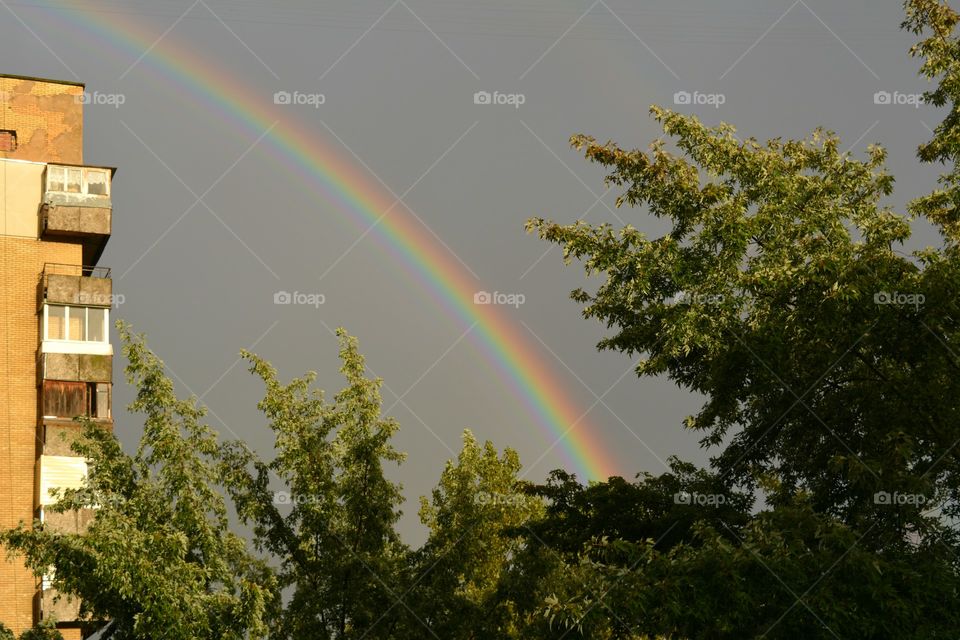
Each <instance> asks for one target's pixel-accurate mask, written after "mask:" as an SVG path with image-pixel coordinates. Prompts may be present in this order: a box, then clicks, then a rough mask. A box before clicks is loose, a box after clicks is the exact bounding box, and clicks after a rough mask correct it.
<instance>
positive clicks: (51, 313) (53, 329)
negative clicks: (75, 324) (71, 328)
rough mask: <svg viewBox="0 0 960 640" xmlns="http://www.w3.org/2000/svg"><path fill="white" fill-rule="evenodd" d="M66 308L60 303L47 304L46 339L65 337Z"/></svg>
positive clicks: (62, 338)
mask: <svg viewBox="0 0 960 640" xmlns="http://www.w3.org/2000/svg"><path fill="white" fill-rule="evenodd" d="M66 317H67V308H66V307H64V306H61V305H56V304H51V305H47V331H46V334H45V335H46V339H47V340H66V339H67V325H66Z"/></svg>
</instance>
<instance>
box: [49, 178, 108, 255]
mask: <svg viewBox="0 0 960 640" xmlns="http://www.w3.org/2000/svg"><path fill="white" fill-rule="evenodd" d="M114 171H115V170H114V169H112V168H110V167H87V166H77V165H58V164H48V165H47V167H46V170H45V171H44V174H43V202H42V204H41V205H40V234H41V236H42V237H56V236H69V237H74V238H79V239H81V241H82V242H83V261H84V262H85V263H87V264H96V262H97V260H98V259H99V258H100V254H101V253H102V252H103V248H104V246H106V244H107V240H108V239H109V238H110V229H111V216H112V212H113V203H112V201H111V199H110V182H111V178H112V177H113V173H114Z"/></svg>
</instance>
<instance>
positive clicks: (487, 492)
mask: <svg viewBox="0 0 960 640" xmlns="http://www.w3.org/2000/svg"><path fill="white" fill-rule="evenodd" d="M520 468H521V465H520V459H519V457H518V456H517V453H516V452H515V451H513V450H512V449H506V450H505V451H504V452H503V455H502V456H501V455H499V454H498V453H497V450H496V448H495V447H494V446H493V444H492V443H491V442H489V441H488V442H485V443H484V444H483V445H482V446H481V445H480V443H479V442H477V440H476V438H474V436H473V434H472V433H471V432H470V431H469V430H467V431H464V433H463V448H462V449H461V451H460V454H459V455H458V457H457V460H456V462H454V461H449V462H448V463H447V466H446V468H445V469H444V471H443V474H442V475H441V477H440V482H439V484H438V485H437V487H436V488H435V489H434V490H433V494H432V496H431V499H430V500H428V499H427V498H426V497H424V498H421V501H420V520H421V521H422V522H423V523H424V524H425V525H426V526H427V527H428V528H429V530H430V536H429V538H428V540H427V543H426V545H425V546H424V548H423V549H422V550H421V551H420V553H419V554H418V555H417V557H416V560H417V561H416V569H415V573H416V575H417V577H418V582H417V585H416V586H417V589H416V591H415V597H416V600H415V601H416V603H417V605H416V606H415V607H414V608H415V610H416V611H417V612H418V615H420V616H421V618H422V621H423V623H424V624H426V625H428V626H429V627H430V628H431V629H433V630H434V632H435V633H437V634H438V635H439V636H440V637H443V638H451V639H453V638H476V637H497V636H501V637H503V636H504V635H506V633H507V631H508V629H509V628H510V626H511V618H512V611H511V607H510V603H507V602H504V601H502V599H501V598H499V593H498V586H499V582H500V577H501V573H502V572H503V571H504V569H505V568H506V567H508V566H509V563H510V561H511V558H512V557H513V556H514V555H515V554H517V553H518V552H519V551H520V550H521V544H520V541H519V540H517V539H515V538H514V537H512V536H510V535H509V534H510V532H511V531H514V530H517V529H522V528H523V527H525V526H526V523H527V522H528V521H529V520H530V519H531V518H538V517H539V516H541V515H542V513H543V502H542V501H541V500H540V499H539V498H538V497H537V496H534V495H530V494H529V493H528V492H525V491H524V485H523V484H522V483H521V482H520V481H519V480H518V473H519V472H520ZM485 634H487V635H485Z"/></svg>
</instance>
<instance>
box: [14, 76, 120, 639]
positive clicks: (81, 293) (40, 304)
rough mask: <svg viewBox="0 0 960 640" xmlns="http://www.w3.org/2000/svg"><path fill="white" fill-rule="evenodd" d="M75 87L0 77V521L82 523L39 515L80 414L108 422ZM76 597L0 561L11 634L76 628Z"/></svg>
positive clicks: (96, 217)
mask: <svg viewBox="0 0 960 640" xmlns="http://www.w3.org/2000/svg"><path fill="white" fill-rule="evenodd" d="M83 96H84V87H83V85H82V84H81V83H77V82H64V81H58V80H45V79H40V78H30V77H24V76H14V75H0V528H4V529H6V528H10V527H15V526H17V524H18V523H20V522H23V523H26V524H27V525H28V526H32V523H33V522H34V521H39V522H41V523H42V526H44V527H50V528H53V529H55V530H60V531H76V532H82V531H83V530H84V528H85V526H86V524H87V523H88V522H89V521H90V519H91V512H90V511H89V510H86V511H83V512H73V513H66V514H54V513H50V512H49V510H48V509H47V507H48V506H49V505H50V504H51V498H50V495H49V490H50V489H51V488H54V487H76V486H79V484H80V482H81V481H82V478H83V476H84V475H85V473H86V463H85V461H84V460H83V459H82V458H79V457H76V456H75V455H74V454H73V453H72V451H71V449H70V443H71V440H72V439H74V438H76V436H77V435H78V432H79V426H78V425H77V423H76V421H75V420H74V418H75V417H77V416H81V415H83V416H89V417H91V418H93V419H94V420H96V421H98V422H100V423H101V424H102V425H103V426H104V428H108V429H112V428H113V421H112V417H111V393H112V370H113V347H112V345H111V344H110V336H109V326H110V324H109V323H110V315H111V314H110V312H111V303H112V300H113V296H112V282H111V279H110V270H109V269H108V268H105V267H102V266H99V265H98V261H99V259H100V255H101V253H102V252H103V249H104V246H105V245H106V243H107V240H108V239H109V238H110V228H111V216H112V203H111V198H110V188H111V181H112V178H113V174H114V172H115V169H113V168H111V167H99V166H89V165H84V163H83V102H84V100H83ZM3 555H4V553H3V552H2V551H0V556H3ZM78 610H79V607H78V603H77V602H76V601H72V602H71V601H69V600H68V599H67V598H59V599H58V598H57V597H56V593H55V592H54V591H53V590H52V589H50V588H49V576H47V577H43V578H37V577H35V576H34V575H33V574H32V573H31V572H30V571H28V570H27V569H26V568H25V567H24V566H23V564H22V562H19V561H7V560H5V559H4V558H3V557H0V622H3V623H4V624H6V625H7V626H8V627H10V628H11V629H12V630H13V631H14V633H17V634H19V633H20V632H21V631H23V630H24V629H26V628H28V627H30V626H32V625H34V624H35V623H37V622H39V621H41V620H45V619H50V618H55V619H56V620H57V621H58V626H59V627H60V629H61V632H62V633H63V634H64V636H65V637H66V638H67V640H72V639H74V638H77V639H79V638H81V637H82V629H81V627H80V624H79V622H78V621H77V615H78Z"/></svg>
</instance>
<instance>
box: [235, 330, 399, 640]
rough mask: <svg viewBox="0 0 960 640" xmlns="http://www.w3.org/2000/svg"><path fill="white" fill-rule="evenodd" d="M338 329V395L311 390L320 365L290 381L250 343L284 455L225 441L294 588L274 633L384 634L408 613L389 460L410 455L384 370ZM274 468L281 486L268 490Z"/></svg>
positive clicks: (283, 577)
mask: <svg viewBox="0 0 960 640" xmlns="http://www.w3.org/2000/svg"><path fill="white" fill-rule="evenodd" d="M337 335H338V336H339V338H340V358H341V361H342V367H341V369H340V371H341V373H343V375H344V377H345V378H346V380H347V386H346V387H345V388H344V389H343V390H342V391H340V392H339V393H338V394H337V395H336V396H335V398H334V401H333V402H332V403H327V402H325V400H324V397H323V394H322V393H321V392H318V391H314V390H311V388H310V387H311V383H312V382H313V380H314V378H315V375H314V374H312V373H309V374H307V375H305V376H303V377H301V378H296V379H294V380H293V381H291V382H290V383H289V384H286V385H284V384H282V383H280V382H279V381H278V379H277V373H276V370H275V369H274V368H273V367H272V366H271V365H270V364H269V363H267V362H266V361H264V360H263V359H261V358H259V357H257V356H255V355H253V354H250V353H247V352H244V354H243V357H244V358H245V359H246V360H247V361H248V362H249V363H250V371H251V372H252V373H254V374H256V375H257V376H259V377H260V378H261V380H263V382H264V386H265V387H266V393H265V396H264V399H263V400H262V401H261V402H260V403H259V404H258V407H259V409H260V410H261V411H262V412H263V413H264V415H265V416H266V417H267V418H268V420H269V426H270V429H271V430H272V431H273V432H274V434H275V436H276V457H275V458H274V459H273V460H272V461H270V462H264V461H262V460H261V459H260V458H259V457H258V456H257V455H256V454H255V453H254V452H252V451H250V450H249V448H248V447H247V446H246V445H245V444H243V443H241V442H231V443H227V444H226V445H225V446H224V447H223V448H222V451H221V455H222V463H221V467H220V468H221V472H222V473H223V476H224V478H225V482H226V486H227V489H228V491H229V493H230V495H231V497H232V498H233V501H234V503H235V505H236V507H237V512H238V514H239V516H240V518H241V520H242V521H243V522H244V523H246V524H249V525H251V526H252V527H253V533H254V542H255V544H256V545H257V547H258V548H259V549H260V550H262V551H264V552H265V553H267V554H268V556H269V557H270V558H272V559H275V560H276V561H277V562H278V563H279V564H278V567H277V568H276V575H277V585H278V587H279V589H282V590H286V591H287V592H288V593H289V594H290V597H289V599H288V600H287V601H286V602H285V603H284V604H283V605H282V606H280V605H278V606H277V607H275V608H274V609H272V610H271V614H270V621H271V629H272V631H271V637H277V638H338V639H339V638H354V637H355V638H360V637H366V638H371V639H373V638H387V637H391V635H390V634H391V633H393V632H394V631H395V630H396V628H397V625H398V624H400V619H401V618H402V615H401V611H402V609H398V608H397V607H396V606H395V605H396V599H397V597H398V595H399V594H398V593H397V590H398V589H399V588H400V582H401V579H402V571H403V568H404V566H405V565H404V563H405V558H406V553H407V550H406V547H405V546H404V545H403V544H402V543H401V541H400V539H399V536H398V535H397V533H396V531H395V529H394V525H395V523H396V521H397V520H398V519H399V517H400V510H399V506H400V504H401V501H402V496H401V493H400V486H399V485H397V484H395V483H393V482H391V481H389V480H388V479H387V478H386V476H385V473H384V469H383V464H384V463H385V462H391V463H400V462H401V461H402V460H403V458H404V456H403V454H401V453H399V452H397V451H396V450H395V449H394V448H393V447H392V445H391V444H390V439H391V437H392V436H393V434H394V433H395V432H396V430H397V428H398V426H397V423H396V422H395V421H394V420H393V419H390V418H384V417H382V416H381V405H382V401H381V397H380V385H381V381H380V380H379V379H377V380H370V379H367V378H366V377H365V375H364V374H365V365H364V359H363V356H361V355H360V354H359V352H358V349H357V341H356V339H355V338H352V337H350V336H348V335H347V334H346V332H345V331H343V330H342V329H340V330H338V331H337ZM272 478H276V479H277V480H278V481H279V482H280V483H282V485H283V488H284V489H283V491H281V492H274V491H272V490H271V479H272ZM281 507H283V508H281ZM287 507H289V512H287V513H284V511H285V510H286V508H287Z"/></svg>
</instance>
